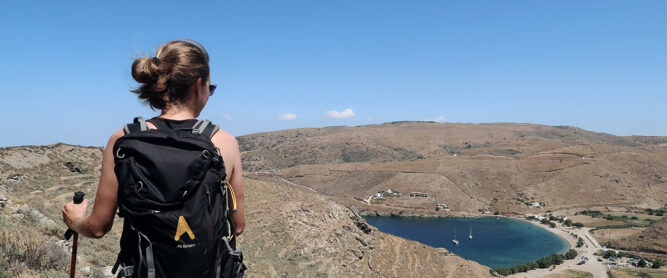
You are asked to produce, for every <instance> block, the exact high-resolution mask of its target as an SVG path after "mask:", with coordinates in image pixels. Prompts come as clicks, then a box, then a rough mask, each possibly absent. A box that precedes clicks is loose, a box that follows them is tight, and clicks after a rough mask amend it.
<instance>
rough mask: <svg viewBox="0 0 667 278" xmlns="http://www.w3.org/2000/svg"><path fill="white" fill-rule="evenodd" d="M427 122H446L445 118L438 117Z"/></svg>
mask: <svg viewBox="0 0 667 278" xmlns="http://www.w3.org/2000/svg"><path fill="white" fill-rule="evenodd" d="M426 120H427V121H432V122H439V123H442V122H444V121H445V117H443V116H437V117H436V118H435V119H426Z"/></svg>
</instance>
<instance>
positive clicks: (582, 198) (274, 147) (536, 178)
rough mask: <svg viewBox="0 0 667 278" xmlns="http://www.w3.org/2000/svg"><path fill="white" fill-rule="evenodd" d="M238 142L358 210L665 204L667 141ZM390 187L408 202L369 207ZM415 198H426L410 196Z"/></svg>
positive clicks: (590, 135)
mask: <svg viewBox="0 0 667 278" xmlns="http://www.w3.org/2000/svg"><path fill="white" fill-rule="evenodd" d="M238 140H239V143H240V146H241V149H242V156H243V165H244V169H246V170H249V171H254V172H256V173H262V174H264V175H266V176H275V177H280V178H282V179H285V180H287V181H289V182H292V183H295V184H300V185H304V186H307V187H310V188H312V189H313V190H315V191H317V192H319V193H322V194H325V195H329V196H332V197H334V198H337V200H338V201H339V202H341V203H343V204H345V205H348V206H354V207H356V208H357V209H358V210H360V211H371V212H378V213H381V214H382V213H403V214H420V215H423V214H436V212H435V207H436V204H438V203H446V204H448V205H449V207H450V208H451V210H452V211H451V212H449V213H450V214H465V213H477V212H478V211H491V212H493V211H498V212H500V213H503V214H524V213H529V212H531V211H533V210H537V211H533V212H539V211H547V210H549V211H559V210H569V209H576V208H595V207H602V208H614V209H617V208H618V209H624V208H629V207H641V208H661V207H662V206H663V205H664V204H665V203H666V202H667V137H651V136H614V135H610V134H605V133H596V132H591V131H586V130H583V129H580V128H577V127H571V126H544V125H534V124H514V123H492V124H451V123H435V122H394V123H386V124H379V125H366V126H356V127H326V128H316V129H313V128H304V129H291V130H283V131H275V132H268V133H258V134H251V135H246V136H240V137H238ZM386 189H391V190H392V191H397V192H400V193H402V194H401V196H400V197H394V198H383V199H384V200H378V201H377V202H376V203H378V204H376V205H369V204H367V203H366V202H363V201H362V200H364V199H367V198H368V197H369V196H371V195H373V194H375V193H377V192H379V191H384V190H386ZM413 191H415V192H424V193H427V194H428V197H427V198H410V197H408V194H409V193H410V192H413ZM533 202H537V203H540V206H539V207H538V208H534V207H532V206H530V204H532V203H533ZM438 214H442V212H439V213H438Z"/></svg>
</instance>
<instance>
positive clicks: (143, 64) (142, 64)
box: [132, 57, 160, 84]
mask: <svg viewBox="0 0 667 278" xmlns="http://www.w3.org/2000/svg"><path fill="white" fill-rule="evenodd" d="M155 59H156V58H153V59H151V58H148V57H144V58H139V59H136V60H134V63H132V78H134V80H136V81H137V82H139V83H143V84H151V83H155V82H156V81H157V79H158V77H159V75H160V72H159V62H158V63H155ZM158 61H159V60H158Z"/></svg>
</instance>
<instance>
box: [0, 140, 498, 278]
mask: <svg viewBox="0 0 667 278" xmlns="http://www.w3.org/2000/svg"><path fill="white" fill-rule="evenodd" d="M101 155H102V149H101V148H97V147H80V146H72V145H66V144H55V145H49V146H23V147H12V148H0V224H2V225H0V244H2V246H0V247H2V248H0V269H1V270H0V272H2V273H0V275H2V274H10V276H18V277H33V276H44V275H55V274H62V273H63V272H65V271H67V269H66V268H67V262H68V258H69V257H68V256H69V253H68V246H69V245H68V243H67V242H65V241H64V240H63V239H62V232H63V231H64V229H65V226H64V224H62V222H61V215H60V208H61V207H62V204H63V203H65V202H67V201H69V200H70V199H71V196H72V193H73V192H74V191H77V190H81V191H84V192H86V194H87V196H88V197H89V198H92V196H94V195H95V191H96V187H97V179H98V177H99V174H100V166H99V165H101ZM245 186H246V188H245V193H246V213H247V226H246V230H245V232H244V234H243V235H242V236H241V237H240V239H239V247H240V248H242V250H243V252H244V254H245V260H246V263H247V264H248V266H249V271H248V277H285V276H288V277H369V276H380V277H488V276H489V272H488V268H487V267H485V266H482V265H479V264H478V263H476V262H472V261H467V260H464V259H462V258H460V257H458V256H455V255H451V254H449V252H447V251H446V250H443V249H435V248H431V247H428V246H425V245H423V244H420V243H417V242H414V241H409V240H404V239H401V238H398V237H395V236H391V235H387V234H384V233H381V232H379V231H377V230H376V229H375V228H373V227H370V226H368V225H367V224H366V222H365V221H364V220H363V219H362V218H361V217H359V216H358V215H357V214H355V212H353V211H352V210H350V209H348V208H346V207H344V206H341V205H339V204H337V203H336V202H335V201H334V200H333V199H332V198H329V197H326V196H322V195H320V194H317V193H314V192H312V191H310V190H308V189H307V188H305V187H300V186H294V185H290V184H289V183H285V182H283V181H281V180H279V179H276V178H275V177H268V178H267V177H264V176H258V175H253V174H249V175H246V177H245ZM93 205H94V204H93ZM91 207H92V206H91ZM121 230H122V221H121V219H118V218H117V219H116V220H115V224H114V227H113V229H112V231H111V232H110V233H109V234H107V235H106V236H105V237H104V238H102V239H99V240H92V239H86V238H81V239H80V240H79V261H78V264H77V266H78V269H79V273H78V274H77V275H79V276H81V275H86V276H93V277H104V274H103V272H104V271H105V270H108V268H109V266H110V265H112V264H113V262H114V261H115V256H116V254H117V252H118V239H119V237H120V231H121ZM5 271H7V272H8V273H5Z"/></svg>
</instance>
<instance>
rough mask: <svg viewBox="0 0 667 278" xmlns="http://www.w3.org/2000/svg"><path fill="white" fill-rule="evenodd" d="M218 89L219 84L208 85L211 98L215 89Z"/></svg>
mask: <svg viewBox="0 0 667 278" xmlns="http://www.w3.org/2000/svg"><path fill="white" fill-rule="evenodd" d="M217 87H218V84H211V85H208V96H209V97H210V96H212V95H213V93H214V92H215V88H217Z"/></svg>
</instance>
